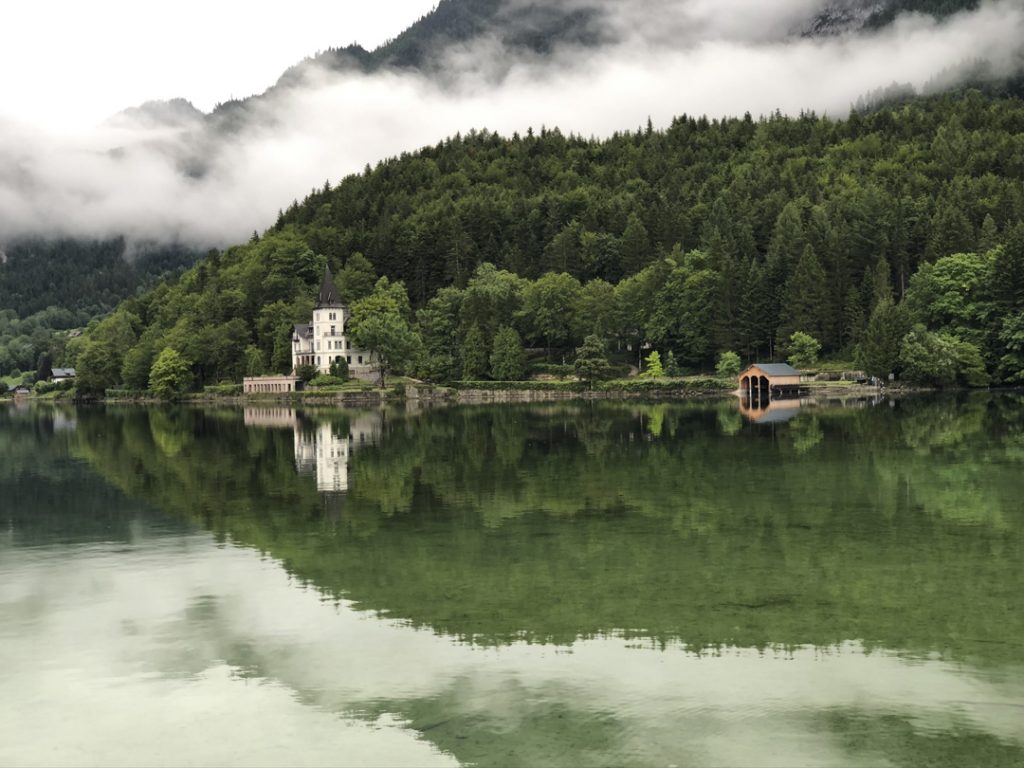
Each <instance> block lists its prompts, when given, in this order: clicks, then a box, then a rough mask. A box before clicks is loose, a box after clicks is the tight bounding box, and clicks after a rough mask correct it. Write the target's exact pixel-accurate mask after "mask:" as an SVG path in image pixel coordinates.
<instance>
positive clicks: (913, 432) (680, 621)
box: [77, 398, 1024, 658]
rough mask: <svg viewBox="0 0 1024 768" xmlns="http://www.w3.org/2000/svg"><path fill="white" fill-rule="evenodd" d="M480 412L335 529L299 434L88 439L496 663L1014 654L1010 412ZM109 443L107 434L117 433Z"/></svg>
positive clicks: (296, 564) (379, 464)
mask: <svg viewBox="0 0 1024 768" xmlns="http://www.w3.org/2000/svg"><path fill="white" fill-rule="evenodd" d="M735 418H736V414H734V413H733V412H731V411H730V410H728V409H723V410H720V411H717V412H716V411H715V410H713V409H709V408H706V407H694V406H684V407H667V406H657V407H650V408H641V409H625V408H610V407H609V408H604V407H602V408H596V409H590V408H549V409H542V410H537V409H493V410H491V409H473V410H451V411H443V412H438V413H430V414H426V415H423V416H418V417H408V418H392V419H391V420H390V421H389V424H390V427H389V430H388V432H387V433H386V434H385V436H384V438H383V440H382V442H381V444H380V445H379V446H374V447H368V448H366V449H365V450H362V451H361V452H359V453H358V454H357V455H356V456H355V457H354V459H353V464H352V466H350V467H349V478H350V491H349V493H348V496H347V500H346V503H345V506H344V509H343V511H342V512H340V514H339V513H333V514H332V513H329V512H325V508H324V502H323V500H322V499H321V498H320V497H319V496H318V494H317V493H316V491H315V484H314V483H313V482H312V481H311V480H309V479H307V478H303V477H300V476H298V475H297V474H296V472H295V469H294V463H293V461H294V458H293V457H294V453H293V445H292V435H291V434H290V433H289V432H286V431H271V430H255V429H248V430H247V429H246V428H245V427H244V426H243V425H242V423H241V419H240V417H238V416H236V415H228V414H223V415H210V414H204V413H201V412H182V411H178V412H171V411H168V412H164V411H136V412H122V413H118V414H109V415H106V416H104V415H102V414H100V413H95V414H83V415H82V418H81V421H80V427H79V430H78V433H77V437H78V448H77V450H78V452H79V453H80V454H81V455H83V456H84V457H86V458H88V460H89V461H90V462H91V463H92V464H93V465H94V466H95V467H96V468H97V469H98V470H99V471H100V472H101V474H103V475H104V476H105V477H107V478H108V479H110V480H111V481H112V482H114V483H116V484H118V485H119V486H120V487H122V488H124V489H125V490H126V491H128V492H129V493H132V494H135V495H140V496H144V497H145V498H147V499H149V500H151V501H152V502H153V503H154V504H156V505H158V506H160V507H162V508H163V509H165V510H166V511H169V512H173V513H175V514H178V515H181V516H187V517H189V518H191V519H194V520H197V521H199V522H201V523H202V524H203V525H204V526H206V527H208V528H210V529H212V530H214V531H215V532H217V533H219V534H226V535H229V536H231V537H232V538H233V539H234V540H236V541H238V542H239V543H242V544H248V545H250V546H255V547H258V548H259V549H261V550H263V551H265V552H267V553H269V554H270V555H272V556H274V557H276V558H278V559H280V560H282V561H283V562H284V563H285V565H286V567H287V568H288V569H289V570H290V571H291V572H293V573H294V574H295V575H296V576H297V577H299V578H301V579H304V580H307V581H309V582H311V583H312V584H314V585H316V586H317V587H318V588H320V589H321V590H323V591H324V592H326V593H328V594H331V595H336V596H344V597H346V598H348V599H351V600H354V601H356V603H357V604H358V605H359V606H361V607H362V608H365V609H371V610H375V611H381V612H385V613H387V614H388V615H390V616H393V617H396V618H404V619H407V620H409V621H411V622H412V623H414V624H416V625H423V626H429V627H431V628H433V629H434V630H435V631H438V632H442V633H445V634H450V635H455V636H459V637H463V638H471V639H473V640H475V641H477V642H483V643H503V642H507V641H509V640H511V639H513V638H516V637H526V638H530V639H534V640H538V641H553V642H560V643H565V642H571V641H573V640H574V639H576V638H577V637H579V636H595V635H601V634H603V633H607V632H611V631H617V630H621V631H625V632H627V633H629V634H635V635H637V636H639V637H650V638H654V639H656V640H662V641H665V640H669V639H680V640H682V641H683V642H685V643H688V644H690V645H692V646H694V647H697V648H703V647H714V646H720V645H737V646H743V647H764V646H768V645H781V646H795V645H804V644H814V645H819V646H829V645H832V644H835V643H839V642H843V641H845V640H855V639H859V640H863V641H864V642H865V643H867V644H868V645H869V646H870V645H872V644H878V645H881V646H885V647H888V648H893V649H906V650H908V651H910V652H915V653H926V652H930V651H940V652H945V651H948V652H952V653H954V654H956V655H965V654H971V655H978V656H981V657H985V658H1008V657H1012V656H1014V655H1016V654H1018V652H1019V647H1018V645H1017V643H1018V642H1019V641H1018V639H1017V638H1019V637H1020V632H1021V630H1022V629H1024V612H1022V611H1021V610H1019V609H1020V608H1021V606H1020V600H1021V598H1020V595H1021V594H1024V591H1022V590H1021V587H1024V583H1022V579H1024V574H1022V572H1021V570H1020V568H1019V567H1018V563H1019V557H1020V552H1021V547H1022V543H1024V525H1022V523H1024V520H1022V515H1021V509H1020V503H1019V499H1018V498H1017V493H1016V491H1015V488H1016V487H1017V482H1016V481H1017V477H1018V475H1019V465H1020V461H1021V458H1022V454H1021V451H1022V448H1024V441H1022V439H1021V420H1022V415H1021V411H1020V405H1019V403H1011V402H1010V400H1009V399H1006V398H998V399H995V398H994V399H979V400H976V401H971V402H970V403H967V404H964V405H957V404H955V403H953V402H940V403H931V404H925V403H916V402H908V403H901V404H899V407H897V408H895V409H891V410H890V409H889V408H888V407H880V408H874V409H867V410H861V411H835V412H831V411H830V412H822V413H820V414H818V415H813V414H812V415H805V416H802V417H801V418H800V419H797V420H795V421H794V422H791V423H790V424H789V425H786V426H776V427H773V428H758V427H752V426H747V427H744V426H742V425H741V424H737V423H736V421H735ZM111 420H113V421H111Z"/></svg>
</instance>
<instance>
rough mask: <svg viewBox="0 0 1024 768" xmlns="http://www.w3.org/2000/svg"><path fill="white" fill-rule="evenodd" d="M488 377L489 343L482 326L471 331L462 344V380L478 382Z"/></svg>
mask: <svg viewBox="0 0 1024 768" xmlns="http://www.w3.org/2000/svg"><path fill="white" fill-rule="evenodd" d="M486 377H487V343H486V342H485V341H484V334H483V332H482V331H481V330H480V326H478V325H474V326H473V327H472V328H470V329H469V333H467V334H466V338H465V339H464V340H463V342H462V378H463V380H465V381H477V380H481V379H484V378H486Z"/></svg>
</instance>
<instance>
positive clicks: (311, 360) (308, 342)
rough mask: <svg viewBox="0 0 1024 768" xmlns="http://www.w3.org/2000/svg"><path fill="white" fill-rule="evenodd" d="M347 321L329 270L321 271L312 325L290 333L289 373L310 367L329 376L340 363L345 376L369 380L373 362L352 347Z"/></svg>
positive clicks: (346, 315) (298, 327) (372, 372)
mask: <svg viewBox="0 0 1024 768" xmlns="http://www.w3.org/2000/svg"><path fill="white" fill-rule="evenodd" d="M351 317H352V315H351V313H350V312H349V310H348V307H346V306H345V305H344V304H343V303H342V300H341V294H340V293H339V291H338V288H337V286H336V285H335V284H334V276H333V275H332V274H331V270H330V269H329V268H328V269H325V270H324V279H323V282H322V283H321V285H320V295H319V296H318V297H317V302H316V308H315V309H314V310H313V322H312V323H310V324H308V325H306V324H301V325H296V326H295V328H294V329H293V331H292V370H293V371H294V370H295V369H297V368H298V367H299V366H300V365H312V366H315V367H316V369H317V370H318V371H320V372H321V373H329V372H330V370H331V363H333V362H335V361H337V360H340V359H344V360H345V361H346V362H347V363H348V370H349V375H351V376H353V377H355V378H360V379H372V378H373V376H374V374H375V369H376V360H375V358H374V356H373V355H371V354H370V353H369V352H366V351H365V350H362V349H358V348H357V347H354V346H353V345H352V340H351V339H350V338H349V336H348V333H347V332H346V329H347V325H348V321H349V320H350V319H351Z"/></svg>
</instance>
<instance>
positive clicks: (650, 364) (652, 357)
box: [640, 350, 665, 379]
mask: <svg viewBox="0 0 1024 768" xmlns="http://www.w3.org/2000/svg"><path fill="white" fill-rule="evenodd" d="M644 365H645V366H646V367H645V369H644V372H643V373H641V374H640V375H641V376H643V377H644V378H647V379H661V378H664V376H665V369H664V367H662V365H661V353H660V352H658V350H654V351H653V352H651V354H649V355H648V356H647V357H646V358H644Z"/></svg>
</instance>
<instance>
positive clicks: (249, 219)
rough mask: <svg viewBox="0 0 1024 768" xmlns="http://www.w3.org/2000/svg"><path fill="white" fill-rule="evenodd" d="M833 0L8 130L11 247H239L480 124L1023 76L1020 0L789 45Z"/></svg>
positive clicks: (589, 127)
mask: <svg viewBox="0 0 1024 768" xmlns="http://www.w3.org/2000/svg"><path fill="white" fill-rule="evenodd" d="M513 1H514V2H519V0H513ZM583 5H584V3H583V2H582V1H581V7H582V6H583ZM837 5H846V6H850V7H852V6H857V7H858V8H861V9H863V7H866V6H868V5H870V3H867V4H865V3H862V2H859V0H850V1H849V2H846V3H835V2H833V3H825V2H820V0H789V2H783V3H763V2H759V1H756V0H690V1H689V2H669V1H668V0H654V2H651V0H643V1H642V2H641V1H640V0H628V1H625V0H619V1H618V2H614V3H613V2H607V1H606V0H592V1H591V2H589V3H586V6H587V7H597V8H599V10H600V14H599V16H598V18H599V19H600V22H601V23H602V24H603V25H604V26H605V31H606V32H607V33H608V34H607V35H606V38H607V40H608V41H609V42H607V43H606V44H604V45H601V46H599V47H596V48H593V47H591V48H584V47H578V46H567V47H563V48H560V49H558V50H556V51H554V52H553V53H551V54H550V55H547V56H538V55H526V54H523V53H521V52H520V53H515V54H513V53H512V52H510V51H509V50H508V49H507V48H505V47H504V46H503V45H502V44H501V43H500V42H499V41H498V38H497V37H492V36H486V35H485V36H483V37H482V38H479V39H477V40H475V41H474V42H473V43H472V44H469V45H464V46H460V47H455V48H451V49H449V50H448V51H447V52H446V53H445V58H444V60H443V61H442V62H441V66H442V67H443V71H444V77H443V78H437V77H433V76H430V77H428V76H426V75H422V74H416V73H411V72H393V71H385V72H381V73H377V74H373V75H363V74H357V73H354V72H352V73H338V72H328V71H325V70H318V69H315V68H310V69H308V70H307V71H306V73H305V76H304V77H303V78H301V80H300V82H298V83H297V84H295V85H292V86H290V87H281V88H275V89H272V91H271V92H268V94H266V95H265V96H264V97H262V98H260V99H256V100H252V101H249V102H246V103H244V104H243V105H241V106H238V107H236V108H235V111H234V112H232V113H231V115H230V118H231V119H230V121H228V120H226V119H224V118H225V115H224V114H222V115H220V118H221V119H217V120H213V119H209V118H207V117H205V116H203V115H201V114H199V113H198V112H195V111H194V110H191V108H190V107H189V106H188V105H187V104H185V103H180V102H177V103H172V104H171V105H160V106H154V105H151V106H149V107H147V108H144V109H141V110H135V111H131V112H128V113H124V114H122V115H119V116H118V117H117V118H116V119H113V120H111V121H109V122H108V123H106V124H104V125H103V126H100V127H98V128H96V129H95V130H93V131H90V132H88V133H85V134H80V135H77V136H71V137H69V136H66V135H60V136H58V135H52V134H43V133H40V132H39V131H38V130H37V129H35V128H33V127H32V126H25V125H18V124H15V123H9V122H8V123H0V244H3V243H5V242H10V241H11V240H12V239H14V238H18V237H25V236H53V235H61V236H68V235H69V236H89V237H105V236H112V235H125V236H126V237H128V238H129V239H158V240H180V241H184V242H188V243H192V244H196V245H201V246H206V245H227V244H230V243H233V242H238V241H241V240H244V239H245V238H246V237H247V236H248V234H249V233H251V232H252V231H253V230H259V231H262V230H263V229H265V228H266V227H267V226H269V225H270V224H271V223H272V222H273V221H274V218H275V217H276V214H277V211H278V209H280V208H282V207H286V206H287V205H288V204H289V203H290V202H291V200H293V199H295V198H299V199H301V198H302V197H303V196H304V195H305V194H306V193H308V191H309V190H310V189H311V188H313V187H319V186H322V185H323V183H324V181H325V180H328V179H330V180H331V181H332V183H333V182H336V181H337V180H339V179H340V178H341V177H343V176H344V175H346V174H349V173H353V172H358V171H360V170H361V169H362V168H363V167H364V166H365V165H366V164H367V163H369V164H371V165H372V164H374V163H376V162H377V161H378V160H380V159H383V158H385V157H388V156H392V155H395V154H398V153H401V152H405V151H413V150H415V149H417V148H419V147H421V146H424V145H428V144H434V143H436V142H438V141H440V140H442V139H444V138H445V137H447V136H450V135H453V134H455V133H457V132H466V131H468V130H470V129H472V128H488V129H490V130H496V131H498V132H500V133H503V134H506V135H510V134H511V133H512V132H513V131H519V132H525V131H526V130H527V128H529V127H534V128H540V126H542V125H546V126H548V127H555V126H557V127H558V128H560V129H561V130H562V131H563V132H566V133H568V132H574V133H579V134H583V135H585V136H606V135H609V134H610V133H612V132H614V131H616V130H629V129H633V128H636V127H637V126H639V125H640V124H642V123H644V122H646V120H647V118H648V116H650V117H651V119H652V120H653V122H654V124H655V126H665V125H667V124H668V123H669V121H670V120H671V118H672V117H673V116H675V115H679V114H682V113H689V114H707V115H710V116H727V115H742V114H743V113H744V112H747V111H749V112H751V113H752V114H754V115H759V114H766V113H769V112H772V111H774V110H776V109H779V110H781V111H782V112H784V113H789V114H796V113H798V112H799V111H801V110H815V111H817V112H819V113H829V114H833V115H839V116H841V115H845V114H846V113H847V112H848V110H849V108H850V105H851V104H852V103H853V102H854V101H856V100H857V98H858V97H860V96H862V95H863V94H865V93H867V92H870V91H872V90H875V89H877V88H880V87H884V86H887V85H889V84H890V83H892V82H900V83H910V84H912V85H914V86H915V87H917V88H922V87H924V86H925V85H926V84H927V83H928V81H929V80H931V79H933V78H934V77H935V76H936V75H938V74H939V73H940V72H942V71H944V70H948V69H949V67H950V66H951V65H956V64H957V63H959V62H966V61H972V60H976V59H985V60H987V61H988V62H989V63H990V65H991V68H992V72H993V74H995V75H1006V74H1010V73H1012V72H1015V71H1018V70H1019V69H1020V68H1021V42H1020V41H1021V40H1024V8H1022V7H1021V3H1020V2H1019V0H993V1H990V2H987V3H984V4H983V5H982V7H981V8H980V9H979V10H977V11H975V12H971V13H962V14H959V15H957V16H954V17H952V18H950V19H948V20H946V21H943V22H936V21H934V20H933V19H930V18H928V17H924V16H919V15H910V16H906V17H903V18H901V19H899V20H898V21H897V22H896V23H895V24H893V25H891V26H890V27H888V28H886V29H884V30H882V31H879V32H876V33H873V34H858V35H838V36H833V37H826V38H808V37H800V36H799V34H796V35H794V34H793V33H794V32H797V33H798V32H799V31H800V30H801V29H802V28H804V27H806V25H807V24H808V23H809V22H810V20H811V19H812V18H814V16H815V14H816V13H818V12H820V11H821V10H822V9H823V8H824V7H826V6H837ZM769 8H770V11H769V10H768V9H769ZM227 123H230V125H229V126H228V127H225V125H226V124H227Z"/></svg>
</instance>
